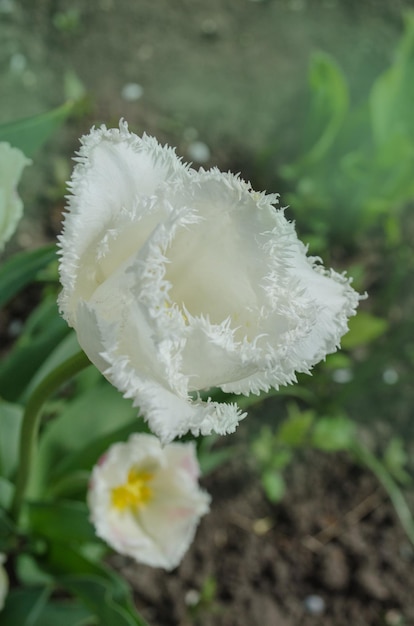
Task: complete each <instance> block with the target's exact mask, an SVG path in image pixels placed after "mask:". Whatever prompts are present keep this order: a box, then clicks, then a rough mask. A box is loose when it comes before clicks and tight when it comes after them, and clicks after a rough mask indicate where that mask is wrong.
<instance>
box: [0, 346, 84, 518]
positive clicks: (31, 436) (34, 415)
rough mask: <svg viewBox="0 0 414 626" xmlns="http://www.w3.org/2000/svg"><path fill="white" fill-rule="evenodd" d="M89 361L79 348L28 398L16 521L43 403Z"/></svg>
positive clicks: (14, 510)
mask: <svg viewBox="0 0 414 626" xmlns="http://www.w3.org/2000/svg"><path fill="white" fill-rule="evenodd" d="M89 365H91V362H90V361H89V359H88V358H87V356H86V355H85V353H84V352H78V353H77V354H75V355H73V356H72V357H70V358H69V359H67V360H66V361H64V362H63V363H62V364H61V365H59V366H58V367H57V368H56V369H54V370H53V371H52V372H50V374H48V375H47V376H46V377H45V378H44V379H43V380H42V382H41V383H40V384H39V385H38V386H37V387H36V389H35V390H34V391H33V393H32V395H31V396H30V398H29V400H28V402H27V405H26V409H25V412H24V415H23V423H22V430H21V433H20V450H19V467H18V470H17V477H16V488H15V492H14V497H13V502H12V505H11V516H12V518H13V519H14V520H15V521H16V522H18V521H19V517H20V512H21V508H22V504H23V500H24V496H25V492H26V488H27V483H28V479H29V476H30V469H31V467H32V464H33V461H34V456H35V452H36V445H37V437H38V433H39V426H40V418H41V409H42V407H43V404H44V403H45V401H46V400H47V398H48V397H49V396H50V395H51V394H52V393H53V392H54V391H56V390H57V389H58V388H59V387H60V386H61V385H62V384H63V383H64V382H66V381H67V380H69V379H70V378H72V376H74V375H75V374H77V373H78V372H80V371H82V370H83V369H84V368H85V367H88V366H89Z"/></svg>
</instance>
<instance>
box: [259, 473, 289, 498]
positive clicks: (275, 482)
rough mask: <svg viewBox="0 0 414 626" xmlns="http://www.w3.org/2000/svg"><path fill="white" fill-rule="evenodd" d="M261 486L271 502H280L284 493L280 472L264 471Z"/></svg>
mask: <svg viewBox="0 0 414 626" xmlns="http://www.w3.org/2000/svg"><path fill="white" fill-rule="evenodd" d="M262 485H263V489H264V491H265V493H266V496H267V497H268V498H269V500H270V501H271V502H280V500H281V499H282V498H283V496H284V495H285V492H286V484H285V481H284V479H283V476H282V474H281V473H280V472H276V471H273V470H272V471H271V470H269V471H266V472H263V474H262Z"/></svg>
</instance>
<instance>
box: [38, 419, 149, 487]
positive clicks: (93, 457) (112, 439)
mask: <svg viewBox="0 0 414 626" xmlns="http://www.w3.org/2000/svg"><path fill="white" fill-rule="evenodd" d="M136 432H148V427H147V425H146V424H145V422H144V421H143V420H139V419H137V417H134V418H133V419H132V421H131V422H129V423H128V424H126V425H125V426H121V428H117V429H116V430H113V431H111V432H110V433H108V434H104V435H102V436H101V437H95V438H94V439H93V440H92V441H91V442H89V443H87V444H86V445H85V446H82V447H81V448H80V449H79V450H76V451H75V452H74V453H72V454H67V455H66V456H65V457H64V458H63V459H62V460H61V461H60V462H59V463H57V464H56V466H55V468H54V472H53V476H52V477H51V480H50V482H49V483H48V489H50V491H51V492H52V493H53V494H55V493H58V494H59V495H60V494H61V493H66V492H67V490H69V492H70V491H71V490H72V489H73V487H76V484H73V483H76V480H77V476H78V477H79V479H81V476H80V473H83V474H84V475H85V474H86V475H89V473H90V471H91V470H92V467H93V466H94V465H95V464H96V463H97V461H98V460H99V458H100V457H101V456H102V455H103V454H104V452H106V451H107V450H108V448H109V446H111V445H112V444H113V443H116V442H119V441H126V440H127V439H128V437H129V435H131V434H132V433H136ZM79 482H80V481H79ZM71 483H72V484H71Z"/></svg>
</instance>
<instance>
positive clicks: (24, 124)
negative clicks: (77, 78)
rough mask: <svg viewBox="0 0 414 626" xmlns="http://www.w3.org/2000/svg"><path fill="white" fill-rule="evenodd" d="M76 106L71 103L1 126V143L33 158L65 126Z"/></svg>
mask: <svg viewBox="0 0 414 626" xmlns="http://www.w3.org/2000/svg"><path fill="white" fill-rule="evenodd" d="M74 104H75V103H74V102H73V101H69V102H66V103H65V104H62V105H61V106H59V107H57V108H56V109H53V110H51V111H48V112H47V113H42V114H40V115H34V116H32V117H26V118H24V119H21V120H17V121H14V122H9V123H7V124H1V125H0V141H7V142H8V143H10V145H12V146H15V147H16V148H20V150H22V152H24V154H25V155H26V156H29V157H30V156H33V154H34V153H35V152H36V151H37V150H38V149H39V148H40V147H41V146H42V145H43V144H44V143H45V142H46V140H47V139H48V138H49V137H50V135H52V133H53V132H54V131H55V130H56V129H57V128H59V126H60V125H61V124H63V122H64V121H65V120H66V118H67V117H68V115H70V113H71V112H72V110H73V107H74Z"/></svg>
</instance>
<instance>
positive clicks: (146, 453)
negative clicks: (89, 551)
mask: <svg viewBox="0 0 414 626" xmlns="http://www.w3.org/2000/svg"><path fill="white" fill-rule="evenodd" d="M198 477H199V467H198V462H197V457H196V454H195V445H194V443H193V442H191V443H171V444H169V445H167V446H165V447H162V445H161V443H160V441H159V439H157V437H155V436H154V435H147V434H134V435H131V437H130V438H129V440H128V442H127V443H115V444H113V445H112V446H111V447H110V448H109V450H108V451H107V452H106V454H104V456H103V457H102V458H101V459H100V461H99V462H98V464H97V465H96V466H95V467H94V469H93V472H92V477H91V482H90V487H89V492H88V504H89V508H90V511H91V520H92V523H93V524H94V526H95V529H96V533H97V535H98V536H99V537H101V538H102V539H103V540H104V541H106V542H107V543H108V544H109V545H110V546H111V547H112V548H114V549H115V550H116V551H117V552H119V553H121V554H125V555H127V556H130V557H132V558H134V559H135V560H136V561H138V562H139V563H145V564H147V565H151V566H152V567H163V568H165V569H167V570H170V569H173V568H174V567H176V566H177V565H178V564H179V563H180V561H181V559H182V558H183V556H184V554H185V552H186V551H187V549H188V547H189V546H190V544H191V542H192V540H193V538H194V534H195V531H196V528H197V525H198V522H199V520H200V517H201V516H202V515H204V514H205V513H207V512H208V510H209V502H210V496H209V495H208V494H207V493H206V492H205V491H203V490H202V489H200V487H199V485H198Z"/></svg>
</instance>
